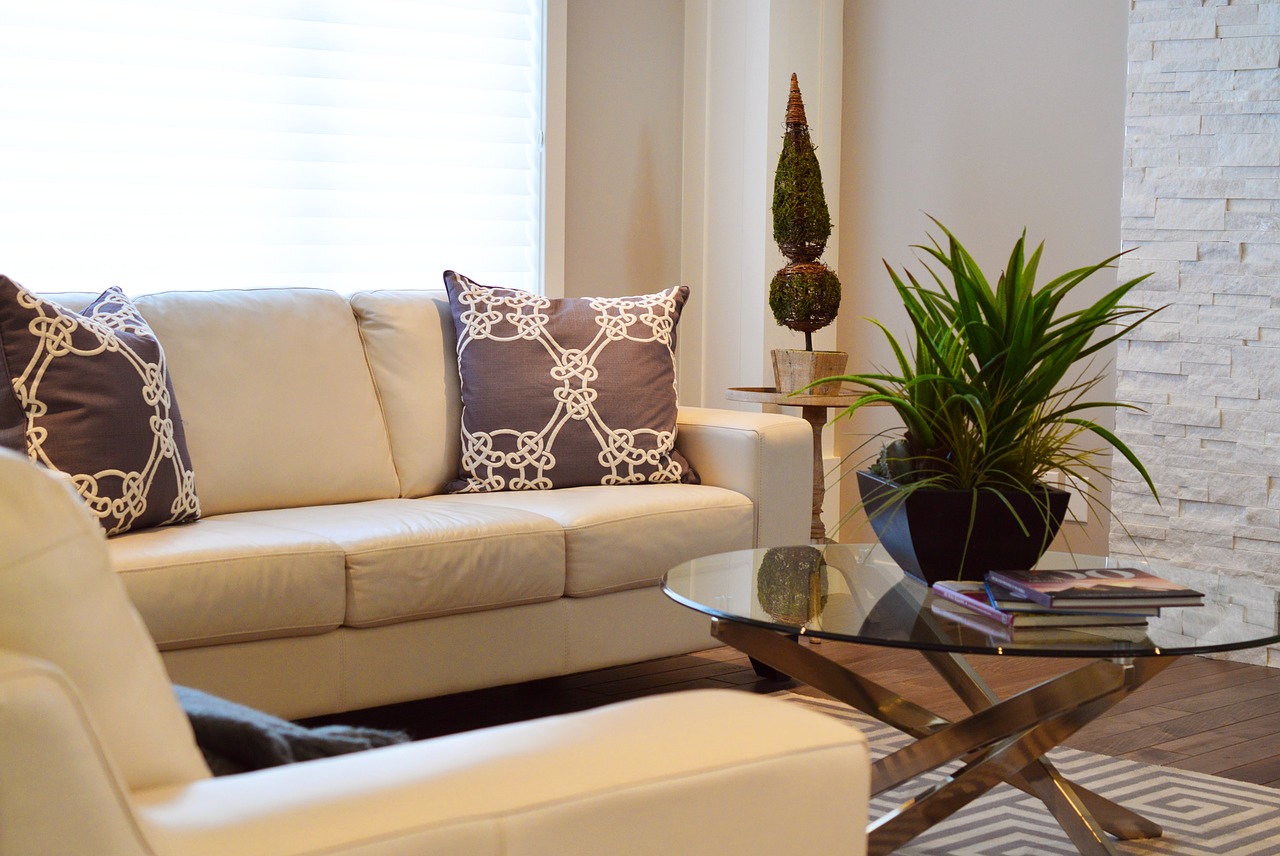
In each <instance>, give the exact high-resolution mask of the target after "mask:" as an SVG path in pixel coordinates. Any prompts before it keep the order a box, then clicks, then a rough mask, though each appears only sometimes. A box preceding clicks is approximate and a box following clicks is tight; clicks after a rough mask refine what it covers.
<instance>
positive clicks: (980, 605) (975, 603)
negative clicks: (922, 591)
mask: <svg viewBox="0 0 1280 856" xmlns="http://www.w3.org/2000/svg"><path fill="white" fill-rule="evenodd" d="M933 593H934V594H935V595H937V596H938V597H940V598H942V599H943V600H949V601H951V602H952V603H958V604H960V605H961V606H963V607H964V608H965V609H968V610H971V611H973V612H976V613H978V614H979V615H984V616H986V617H987V618H990V619H991V620H992V621H998V622H999V623H1001V624H1003V625H1004V626H1006V627H1012V626H1013V616H1012V615H1011V614H1010V613H1008V612H1005V611H1004V610H1001V609H997V608H996V607H994V606H992V605H991V604H990V603H988V602H986V601H984V600H982V599H980V598H976V597H970V596H969V595H967V594H965V593H964V592H959V591H956V590H955V589H949V588H947V587H946V586H934V587H933Z"/></svg>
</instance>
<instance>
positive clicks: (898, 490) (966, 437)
mask: <svg viewBox="0 0 1280 856" xmlns="http://www.w3.org/2000/svg"><path fill="white" fill-rule="evenodd" d="M934 222H935V223H936V224H937V225H938V227H939V228H941V229H942V232H943V234H944V235H945V236H946V245H945V247H944V246H943V245H942V244H940V243H939V242H938V241H937V240H936V239H933V238H931V241H932V246H917V247H915V249H917V250H920V251H921V252H922V253H924V255H925V256H926V258H925V260H924V261H925V268H926V270H927V271H928V273H929V278H928V279H927V280H926V282H924V283H922V282H920V281H919V280H917V279H916V278H915V276H913V275H912V274H911V273H909V272H908V273H907V274H906V280H905V281H904V280H903V278H902V277H901V276H900V275H899V274H898V273H897V272H896V271H895V270H894V269H893V268H892V267H890V266H889V265H888V264H887V263H886V264H885V267H886V268H887V269H888V271H889V276H890V278H891V279H892V281H893V285H894V288H895V289H896V290H897V292H898V295H899V297H900V298H901V300H902V303H903V306H904V307H905V308H906V311H907V316H908V318H909V319H910V323H911V329H912V332H913V334H914V338H915V342H914V345H912V346H911V347H910V348H905V347H903V345H902V344H900V343H899V341H898V339H897V338H896V337H895V336H894V335H893V334H892V333H891V332H890V331H889V329H888V328H887V327H886V326H885V325H884V324H882V323H880V322H879V321H873V323H875V324H876V326H878V327H879V328H880V330H881V331H882V332H883V333H884V335H885V337H886V338H887V339H888V343H889V346H890V348H891V349H892V351H893V355H894V358H895V361H896V363H897V368H896V371H892V370H884V371H880V372H876V373H862V374H852V375H846V376H843V377H841V378H839V380H840V381H842V382H845V383H849V384H852V385H853V386H854V387H855V388H858V389H860V390H862V391H865V393H866V394H865V396H863V397H861V398H859V399H858V400H857V401H856V402H855V403H853V404H852V405H850V406H849V407H848V408H846V409H845V410H844V411H843V412H842V413H841V414H840V417H847V416H849V415H851V414H853V413H854V412H856V411H857V410H859V409H860V408H862V407H866V406H868V405H871V404H876V403H884V404H888V405H890V406H892V407H893V408H894V410H895V411H897V414H898V416H899V417H900V418H901V420H902V422H903V426H904V428H905V430H904V431H903V433H902V435H901V436H900V437H897V438H896V439H894V440H893V441H892V442H890V443H888V444H887V445H886V446H884V448H883V449H882V450H881V451H880V454H879V456H878V459H877V460H876V461H875V463H874V464H872V465H871V467H870V468H869V469H868V470H866V471H861V472H859V473H858V483H859V489H860V492H861V495H862V507H863V508H864V510H865V511H866V513H867V516H868V518H869V519H870V521H871V524H872V527H873V528H874V529H875V531H876V534H877V537H879V538H880V541H881V543H882V544H883V545H884V546H885V549H886V550H887V551H888V552H889V554H890V555H891V556H893V558H894V559H895V560H896V561H898V563H899V564H901V565H902V566H903V568H904V569H906V570H907V571H909V572H910V573H912V574H914V575H916V576H920V577H923V578H925V579H926V580H927V581H929V582H932V581H934V580H936V579H966V578H968V579H980V578H981V577H982V575H983V574H984V573H985V572H986V571H987V570H992V569H995V568H1009V569H1012V568H1029V567H1031V566H1032V565H1033V564H1034V563H1035V562H1036V561H1037V560H1038V559H1039V557H1040V556H1041V555H1042V554H1043V553H1044V551H1045V550H1046V549H1048V545H1049V542H1050V541H1052V540H1053V537H1054V535H1056V533H1057V531H1058V528H1059V526H1060V525H1061V523H1062V520H1063V517H1064V516H1065V513H1066V509H1067V499H1068V495H1067V493H1066V492H1065V491H1062V490H1060V489H1057V488H1055V487H1052V486H1050V485H1048V484H1046V482H1045V477H1046V476H1047V475H1048V474H1049V473H1050V472H1052V471H1057V472H1060V473H1064V474H1066V475H1067V476H1069V477H1071V478H1072V479H1075V480H1077V481H1079V482H1083V483H1085V484H1088V483H1089V482H1090V481H1091V479H1092V478H1094V477H1099V478H1110V473H1109V471H1107V470H1105V469H1104V468H1103V464H1102V463H1101V462H1100V461H1099V452H1098V450H1097V449H1096V448H1095V447H1093V446H1091V445H1082V444H1081V443H1080V442H1079V441H1080V440H1081V439H1083V438H1084V436H1085V435H1093V436H1094V437H1096V438H1099V439H1101V440H1102V441H1104V442H1106V443H1108V444H1110V445H1111V446H1112V447H1113V448H1114V449H1115V450H1116V451H1117V452H1118V453H1119V454H1120V455H1122V456H1124V458H1125V459H1126V460H1127V461H1129V463H1130V464H1132V465H1133V466H1134V468H1135V469H1136V470H1137V471H1138V473H1139V474H1140V475H1141V476H1142V478H1143V480H1144V481H1145V482H1146V484H1147V487H1148V488H1149V489H1150V490H1151V492H1152V495H1153V496H1156V497H1157V499H1158V498H1159V496H1158V494H1157V492H1156V488H1155V485H1154V483H1153V482H1152V481H1151V477H1150V475H1149V474H1148V473H1147V470H1146V468H1145V467H1143V465H1142V462H1141V461H1139V460H1138V457H1137V456H1136V455H1135V454H1134V453H1133V451H1132V450H1131V449H1130V448H1129V447H1128V446H1127V445H1125V443H1124V442H1123V441H1121V440H1120V439H1119V438H1118V437H1117V436H1116V435H1115V434H1114V433H1112V432H1111V431H1109V430H1108V429H1107V428H1105V427H1103V426H1102V425H1099V424H1098V423H1097V422H1096V421H1094V420H1093V419H1092V418H1090V416H1089V411H1090V410H1091V409H1093V408H1099V407H1130V406H1132V405H1126V404H1121V403H1117V402H1111V401H1092V400H1088V399H1089V393H1090V392H1091V391H1092V390H1094V389H1095V388H1096V387H1097V386H1098V384H1099V383H1100V382H1101V380H1102V378H1103V370H1102V369H1099V368H1097V367H1096V365H1095V364H1094V361H1093V360H1091V359H1090V358H1091V357H1095V356H1096V355H1097V354H1098V353H1099V352H1100V351H1101V350H1102V349H1103V348H1105V347H1106V346H1107V345H1109V344H1111V343H1112V342H1115V341H1116V340H1117V339H1119V338H1120V337H1121V336H1123V335H1124V334H1125V333H1127V332H1128V331H1130V330H1132V329H1133V328H1134V327H1136V326H1137V325H1138V324H1140V323H1141V322H1142V321H1144V320H1146V319H1147V318H1149V317H1151V315H1153V314H1154V313H1155V312H1157V311H1158V310H1156V309H1147V308H1142V307H1137V306H1128V305H1125V304H1124V303H1123V302H1122V301H1123V300H1124V298H1125V296H1126V295H1127V294H1128V293H1129V291H1130V290H1131V289H1133V287H1134V286H1136V285H1137V284H1138V283H1139V282H1141V281H1142V280H1143V279H1145V278H1146V277H1145V276H1141V277H1137V278H1135V279H1131V280H1129V281H1127V282H1124V283H1122V284H1120V285H1118V286H1117V287H1116V288H1114V289H1112V290H1111V291H1109V292H1108V293H1107V294H1105V295H1104V296H1102V297H1101V298H1099V299H1098V300H1096V301H1094V302H1093V303H1092V304H1090V305H1087V306H1084V307H1082V308H1077V309H1068V308H1067V306H1066V303H1067V298H1068V296H1069V295H1070V294H1071V293H1072V292H1073V290H1074V289H1075V288H1076V287H1077V286H1079V285H1080V283H1082V282H1084V281H1085V280H1086V279H1088V278H1089V277H1090V276H1092V275H1093V274H1095V273H1097V272H1098V271H1100V270H1103V269H1107V268H1111V267H1112V262H1114V261H1115V260H1116V259H1117V258H1118V257H1119V255H1120V254H1117V255H1115V256H1111V257H1110V258H1107V259H1104V260H1103V261H1101V262H1098V263H1097V264H1094V265H1090V266H1088V267H1083V268H1079V269H1077V270H1073V271H1070V272H1068V273H1065V274H1063V275H1062V276H1059V277H1057V278H1056V279H1054V280H1052V281H1051V282H1048V283H1046V284H1044V285H1042V286H1039V287H1037V286H1036V283H1035V280H1036V273H1037V268H1038V266H1039V262H1040V256H1041V252H1042V250H1043V248H1044V245H1043V244H1041V245H1040V246H1039V247H1037V248H1036V250H1035V251H1034V252H1033V253H1032V254H1031V255H1030V257H1028V256H1027V255H1026V252H1025V249H1026V232H1025V230H1024V231H1023V234H1022V236H1021V237H1020V238H1019V239H1018V241H1017V243H1016V244H1015V245H1014V248H1013V252H1012V253H1011V255H1010V257H1009V262H1008V265H1007V267H1006V269H1005V270H1004V272H1003V273H1002V274H1001V275H1000V277H999V279H998V281H997V283H996V284H995V286H994V287H993V286H992V285H991V284H990V283H989V282H988V280H987V278H986V276H984V275H983V273H982V271H981V269H980V268H979V267H978V265H977V263H976V262H975V261H974V259H973V257H972V256H971V255H970V254H969V253H968V252H967V251H966V250H965V248H964V247H963V246H962V245H961V244H960V242H959V241H958V240H956V238H955V236H954V235H952V233H951V232H950V231H948V230H947V228H946V227H945V226H943V225H942V223H940V222H938V221H937V220H936V219H935V220H934ZM930 259H932V260H933V261H935V262H937V263H938V264H939V265H941V269H942V272H939V271H937V270H935V269H934V268H933V267H931V266H930V265H929V263H928V262H929V260H930ZM1086 499H1087V501H1089V502H1094V501H1095V500H1094V499H1093V498H1092V497H1086Z"/></svg>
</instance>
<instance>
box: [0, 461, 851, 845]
mask: <svg viewBox="0 0 1280 856" xmlns="http://www.w3.org/2000/svg"><path fill="white" fill-rule="evenodd" d="M867 789H868V755H867V747H866V741H865V739H864V738H863V737H862V735H861V734H859V733H858V732H856V731H854V730H852V729H850V728H848V727H847V726H845V725H844V724H842V723H839V722H837V721H835V720H832V719H830V718H828V717H824V716H822V715H821V714H817V713H813V712H810V711H805V710H802V709H799V708H796V707H794V706H790V705H787V704H785V703H782V702H778V701H776V700H773V699H767V698H760V697H757V696H752V695H749V694H746V693H737V692H730V691H714V690H710V691H700V692H690V693H676V694H670V695H665V696H659V697H655V698H649V699H644V700H640V701H635V702H630V703H624V704H618V705H614V706H611V707H607V708H602V709H598V710H594V711H589V712H586V713H580V714H574V715H570V716H564V717H553V718H550V719H544V720H535V721H531V722H526V723H520V724H516V725H511V726H505V727H501V728H493V729H487V730H482V731H475V732H470V733H466V734H461V735H456V736H451V737H444V738H439V739H434V740H428V741H422V742H418V743H409V744H402V745H398V746H391V747H387V748H383V749H374V750H370V751H368V752H361V753H355V754H352V755H343V756H340V757H336V758H330V759H325V760H320V761H310V762H305V763H301V764H293V765H288V766H284V767H274V768H271V769H267V770H261V771H258V772H253V773H245V774H242V775H236V776H224V777H218V778H214V777H211V776H210V774H209V771H208V768H207V767H206V766H205V763H204V761H203V758H202V756H201V754H200V752H199V749H198V748H197V747H196V744H195V741H194V739H193V737H192V733H191V729H190V726H189V724H188V722H187V720H186V718H185V716H184V714H183V712H182V710H181V708H180V707H179V705H178V703H177V701H176V699H175V697H174V694H173V691H172V688H171V686H170V684H169V681H168V676H167V675H166V673H165V670H164V667H163V665H162V664H161V661H160V658H159V655H158V654H157V652H156V649H155V646H154V645H153V644H152V642H151V639H150V638H149V637H148V635H147V633H146V630H145V628H144V627H143V625H142V623H141V621H140V619H139V618H138V616H137V614H136V613H135V612H134V610H133V608H132V606H131V605H130V603H129V602H128V599H127V597H126V596H125V594H124V590H123V588H122V586H121V585H120V583H119V581H118V579H117V577H116V575H115V574H114V573H113V572H112V571H111V568H110V566H109V565H108V561H107V554H106V550H105V547H104V542H103V536H102V534H101V530H100V527H99V526H98V525H97V524H96V523H94V522H93V521H92V520H91V519H90V518H89V516H88V515H87V514H86V513H85V512H84V511H83V509H81V508H80V506H79V501H78V500H77V499H76V498H75V497H74V496H73V495H72V494H71V493H70V491H69V490H67V489H66V488H65V486H64V485H61V484H59V483H58V482H57V481H56V480H55V479H54V478H53V477H51V476H49V475H48V474H46V473H45V472H44V471H42V470H40V469H38V468H37V467H35V466H33V465H31V464H29V463H28V462H27V461H26V460H25V459H23V458H21V457H19V456H17V455H14V454H12V453H9V452H6V451H3V450H0V854H3V856H49V855H50V854H59V856H61V854H93V856H114V854H165V855H166V856H167V854H175V855H176V854H182V856H196V854H208V856H214V854H217V856H253V854H264V856H265V854H273V856H274V854H320V853H323V854H367V856H387V855H389V854H437V853H438V854H451V856H456V854H473V853H474V854H490V853H492V854H531V856H532V854H553V853H554V854H577V853H583V854H585V853H609V854H655V853H710V852H713V851H724V852H733V853H737V854H756V853H758V854H770V856H773V854H776V853H779V852H784V851H785V850H790V849H794V848H795V847H803V848H804V849H806V850H809V851H811V852H817V853H825V852H839V853H843V854H860V853H865V848H866V843H865V827H866V815H867Z"/></svg>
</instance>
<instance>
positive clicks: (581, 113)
mask: <svg viewBox="0 0 1280 856" xmlns="http://www.w3.org/2000/svg"><path fill="white" fill-rule="evenodd" d="M683 34H684V1H683V0H644V2H643V3H637V2H634V0H569V3H568V43H567V50H568V55H567V68H568V80H567V94H566V98H567V109H566V127H565V161H566V164H567V169H566V176H565V195H566V202H565V209H566V210H565V239H564V244H565V290H564V293H565V295H566V296H569V297H575V296H588V295H596V294H598V295H608V296H621V295H628V294H643V293H646V292H649V291H654V290H656V289H659V288H667V287H669V286H671V285H675V284H677V283H679V281H680V189H681V176H680V158H681V135H682V103H683V76H684V75H683V64H684V53H683V51H684V35H683Z"/></svg>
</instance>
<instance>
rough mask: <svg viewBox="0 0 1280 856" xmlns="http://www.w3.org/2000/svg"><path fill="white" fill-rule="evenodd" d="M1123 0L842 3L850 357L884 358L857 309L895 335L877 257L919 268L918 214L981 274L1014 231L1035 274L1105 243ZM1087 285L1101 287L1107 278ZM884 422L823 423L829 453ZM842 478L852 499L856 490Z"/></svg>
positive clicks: (1100, 252) (1088, 255) (896, 323)
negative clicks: (1031, 255) (829, 436)
mask: <svg viewBox="0 0 1280 856" xmlns="http://www.w3.org/2000/svg"><path fill="white" fill-rule="evenodd" d="M1127 6H1128V4H1127V3H1125V2H1122V0H1016V1H1015V0H966V2H964V3H957V2H954V0H846V3H845V15H844V55H845V71H844V111H843V115H844V136H843V146H842V150H843V153H844V169H843V173H842V175H843V178H842V184H841V187H840V202H839V207H838V211H837V216H838V218H839V221H840V225H841V254H840V270H839V273H840V278H841V280H842V281H843V282H844V306H843V307H842V309H841V316H840V322H839V341H840V345H841V348H842V349H843V350H847V351H848V352H849V354H850V364H851V366H857V367H859V368H862V369H866V368H869V367H871V366H874V365H876V364H882V365H887V364H888V360H889V359H890V357H891V354H890V352H889V351H888V349H887V347H885V346H884V344H883V337H881V336H880V335H879V333H878V332H876V331H875V330H874V328H872V327H871V325H870V324H869V323H867V322H866V321H864V320H862V319H863V317H864V316H871V317H875V318H879V319H882V320H884V321H886V322H887V323H888V324H889V326H890V328H891V329H893V330H894V331H895V333H897V332H899V331H905V329H906V321H905V315H904V314H903V313H902V311H901V309H900V307H899V305H898V303H897V298H896V296H895V295H894V294H893V291H892V288H891V286H890V283H889V280H888V276H887V274H886V272H885V270H884V267H883V265H882V263H881V259H885V260H887V261H889V262H890V263H891V264H893V265H894V266H895V267H898V268H901V267H902V266H903V265H907V266H908V267H910V268H911V269H912V270H915V271H917V272H923V268H922V267H921V266H920V264H919V263H918V262H917V261H915V259H914V256H913V255H912V253H911V251H910V249H909V248H910V246H911V245H912V244H919V243H926V236H927V233H929V232H930V231H934V232H936V230H934V229H932V226H933V224H932V223H931V222H929V220H928V219H927V217H926V216H925V213H928V214H932V215H934V216H935V217H937V218H938V219H940V220H941V221H942V222H944V223H946V224H947V226H948V227H949V228H950V229H951V230H952V232H954V233H955V234H956V236H957V237H958V238H960V240H961V241H962V242H963V243H964V244H965V246H966V247H967V248H968V249H969V251H970V252H971V253H973V255H974V256H975V258H976V259H977V260H978V262H979V263H980V264H981V265H982V266H983V267H984V269H985V270H988V272H989V273H990V274H991V275H992V276H993V277H994V276H995V275H997V274H998V273H999V271H1000V270H1001V269H1003V266H1004V263H1005V261H1006V260H1007V259H1008V254H1009V251H1010V250H1011V249H1012V247H1013V243H1014V241H1015V240H1016V239H1017V237H1018V235H1019V234H1020V232H1021V231H1022V229H1023V227H1026V229H1027V236H1028V239H1029V240H1030V241H1032V242H1035V243H1038V242H1039V241H1041V240H1044V241H1045V242H1046V246H1045V256H1044V259H1043V261H1042V263H1041V268H1040V270H1041V273H1042V276H1041V281H1046V280H1047V279H1048V278H1051V277H1052V276H1056V275H1057V274H1059V273H1063V272H1065V271H1066V270H1068V269H1071V268H1075V267H1080V266H1083V265H1085V264H1087V263H1092V262H1095V261H1098V260H1101V259H1102V258H1105V257H1106V256H1108V255H1111V254H1113V253H1115V252H1118V251H1119V249H1120V185H1121V166H1122V162H1123V145H1124V86H1125V35H1126V31H1127V11H1128V10H1127ZM1045 274H1047V275H1048V276H1047V277H1046V276H1044V275H1045ZM1089 282H1090V284H1091V289H1090V293H1092V294H1094V295H1100V294H1101V293H1102V292H1103V289H1105V288H1107V287H1108V286H1114V285H1115V282H1116V280H1115V277H1114V275H1109V276H1108V275H1103V274H1099V275H1098V276H1096V277H1095V278H1094V279H1092V280H1090V281H1089ZM1104 394H1105V393H1104ZM890 425H896V420H893V419H892V418H891V417H889V415H888V413H887V411H881V412H879V413H877V414H875V415H874V417H867V418H864V419H857V420H855V421H854V422H852V423H846V424H845V425H843V426H837V427H838V432H837V441H838V447H839V448H840V449H841V451H843V452H845V453H848V452H850V451H852V450H853V449H854V448H855V446H856V445H857V444H858V443H859V442H861V441H862V440H864V439H865V438H866V435H868V434H870V433H874V431H875V430H878V429H880V428H883V427H888V426H890ZM878 449H879V443H878V442H876V443H874V444H873V446H872V447H869V448H868V449H867V450H866V452H874V451H876V450H878ZM861 454H864V453H860V454H859V457H860V456H861ZM845 482H846V483H845V485H844V490H843V497H842V499H843V501H844V504H845V507H852V506H853V505H855V504H856V502H857V490H856V487H855V486H853V485H852V484H850V483H849V482H851V480H849V479H846V480H845ZM1073 529H1074V531H1072V530H1073ZM1088 529H1089V532H1088V536H1089V537H1087V538H1085V539H1078V538H1077V537H1076V535H1077V534H1078V533H1080V527H1070V526H1069V527H1068V534H1069V535H1071V537H1072V542H1071V544H1072V547H1073V548H1075V549H1078V550H1085V549H1089V548H1097V549H1103V550H1105V546H1106V540H1105V539H1106V527H1105V526H1103V525H1100V524H1099V522H1098V521H1097V520H1096V516H1095V517H1094V518H1093V519H1091V525H1090V526H1089V527H1088ZM1080 534H1083V533H1080ZM842 537H843V538H849V539H852V538H853V537H854V534H853V530H852V528H850V529H847V530H846V531H845V532H842ZM1082 541H1083V543H1082Z"/></svg>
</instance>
